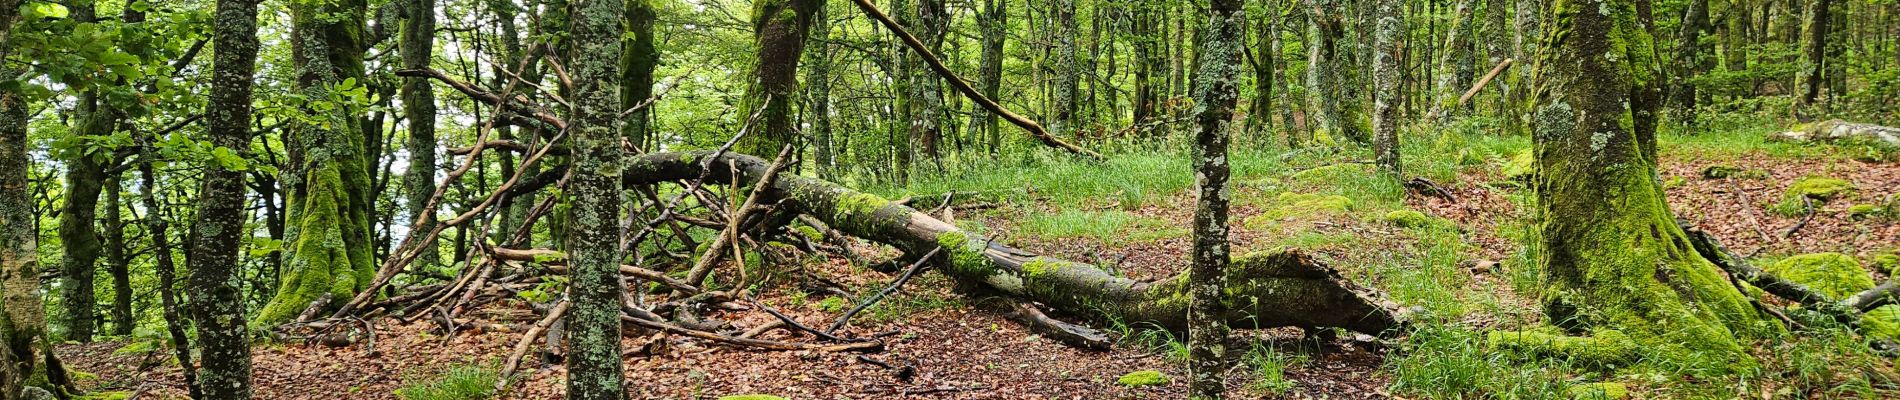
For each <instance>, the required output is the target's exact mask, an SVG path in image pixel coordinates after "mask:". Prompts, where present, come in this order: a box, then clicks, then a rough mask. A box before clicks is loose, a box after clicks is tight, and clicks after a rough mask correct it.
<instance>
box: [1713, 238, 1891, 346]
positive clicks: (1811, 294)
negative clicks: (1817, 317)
mask: <svg viewBox="0 0 1900 400" xmlns="http://www.w3.org/2000/svg"><path fill="white" fill-rule="evenodd" d="M1685 228H1687V227H1686V226H1685ZM1685 231H1687V232H1688V234H1689V242H1690V244H1691V245H1693V246H1695V249H1696V252H1698V253H1701V254H1702V256H1703V257H1704V258H1708V259H1709V261H1710V262H1713V263H1715V265H1716V266H1717V267H1721V268H1722V270H1723V271H1727V272H1728V273H1729V275H1732V276H1735V277H1737V278H1740V279H1741V280H1742V281H1744V282H1748V284H1750V285H1754V286H1755V287H1757V288H1761V290H1762V291H1764V292H1768V293H1769V294H1773V295H1775V296H1776V297H1780V298H1784V299H1788V300H1791V301H1794V302H1796V303H1801V305H1802V306H1803V307H1807V308H1808V309H1811V310H1815V311H1819V312H1821V313H1823V314H1827V315H1828V316H1829V317H1832V318H1833V319H1834V320H1835V321H1837V322H1840V323H1843V324H1848V325H1856V324H1858V323H1859V321H1860V313H1864V312H1867V311H1870V310H1873V309H1875V308H1878V307H1880V306H1883V305H1887V304H1893V299H1894V296H1895V295H1900V283H1896V282H1895V281H1892V280H1889V281H1887V282H1885V283H1882V284H1880V285H1879V286H1876V287H1874V288H1873V289H1868V290H1863V291H1861V292H1860V293H1856V294H1854V295H1853V296H1848V297H1847V298H1846V299H1842V300H1838V301H1836V300H1833V299H1829V298H1828V297H1827V295H1824V294H1821V292H1818V291H1815V290H1814V289H1810V288H1808V287H1807V285H1802V284H1800V283H1796V282H1794V281H1790V280H1788V279H1787V278H1782V277H1780V276H1776V275H1775V274H1772V273H1769V272H1768V271H1763V270H1762V269H1761V268H1757V267H1755V266H1753V265H1749V264H1748V261H1746V260H1743V259H1742V258H1741V257H1740V256H1737V255H1735V253H1733V252H1730V251H1729V250H1728V248H1726V247H1723V246H1722V244H1721V243H1719V242H1717V241H1716V240H1715V237H1714V236H1711V235H1709V233H1708V232H1705V231H1702V230H1700V229H1695V228H1687V229H1685Z"/></svg>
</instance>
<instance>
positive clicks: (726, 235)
mask: <svg viewBox="0 0 1900 400" xmlns="http://www.w3.org/2000/svg"><path fill="white" fill-rule="evenodd" d="M791 156H792V145H789V144H788V145H785V147H784V148H782V149H779V152H778V157H777V158H775V159H773V160H772V166H771V167H767V168H766V169H765V176H764V177H763V178H760V180H759V184H758V185H756V186H753V188H752V193H751V194H750V195H748V196H746V200H745V203H744V204H741V205H740V206H739V208H738V209H734V210H729V213H730V214H729V215H730V216H728V217H727V218H726V227H725V230H724V232H721V233H720V235H719V236H718V237H716V238H713V241H712V243H711V244H709V245H707V247H706V253H705V254H702V255H700V256H699V260H698V261H696V262H694V263H693V269H691V270H689V271H688V272H687V274H686V283H688V284H692V285H695V286H697V285H700V284H704V283H705V282H706V275H709V274H711V273H712V264H713V262H716V261H719V253H721V252H723V251H724V250H725V247H726V246H728V245H730V246H732V247H733V253H735V254H734V255H733V261H735V262H740V260H739V257H740V255H739V254H738V253H739V251H738V248H739V246H738V244H737V242H738V238H739V224H740V222H742V221H745V220H746V218H747V217H750V216H751V215H753V214H754V213H756V212H757V208H758V207H759V198H760V197H764V195H765V191H766V188H768V187H771V186H772V181H773V180H776V179H778V174H779V171H781V170H783V169H784V168H785V165H786V160H787V159H789V158H791ZM728 168H730V167H728ZM741 264H743V263H742V262H741ZM741 270H743V268H741Z"/></svg>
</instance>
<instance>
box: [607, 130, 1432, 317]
mask: <svg viewBox="0 0 1900 400" xmlns="http://www.w3.org/2000/svg"><path fill="white" fill-rule="evenodd" d="M710 155H711V152H668V153H652V154H646V155H642V156H639V157H636V158H633V159H632V161H631V162H630V163H629V165H628V167H627V169H626V171H625V173H626V175H625V179H626V183H627V184H628V185H649V184H654V183H658V182H663V181H677V180H686V179H694V178H697V177H698V176H699V175H700V171H701V170H700V168H701V166H702V165H711V166H712V168H714V169H713V170H712V171H710V174H708V178H709V179H712V180H714V181H719V182H730V181H731V179H733V177H734V176H735V172H736V176H737V177H738V178H739V180H740V181H742V182H755V181H757V180H758V179H759V178H760V177H761V176H762V175H763V174H764V173H765V171H766V169H767V168H769V167H770V163H769V162H767V161H765V160H763V159H759V158H757V157H752V156H747V155H737V154H727V155H724V156H722V159H721V160H715V161H714V162H712V163H710V164H708V163H705V161H706V160H704V158H705V157H708V156H710ZM727 161H731V162H732V163H733V165H735V166H736V168H737V169H736V170H734V169H729V168H727V167H726V165H727ZM769 194H771V195H773V196H778V197H780V198H783V199H784V200H785V202H784V203H783V204H787V205H789V206H791V207H793V208H794V209H795V210H797V211H799V212H802V213H806V214H810V215H812V216H815V217H817V218H819V219H820V220H822V221H824V222H825V223H827V224H830V225H831V227H832V228H835V229H838V230H839V231H842V232H844V233H847V234H850V235H852V236H857V237H861V238H865V239H870V240H873V241H877V242H880V243H884V244H888V245H891V246H895V247H898V248H901V249H904V250H906V251H910V252H913V253H915V254H922V253H923V252H926V251H930V249H931V248H934V247H936V246H944V250H945V251H946V252H947V253H949V265H948V266H947V267H945V268H941V269H940V271H943V272H944V273H947V274H950V275H952V276H955V277H957V278H960V279H963V280H966V281H972V282H979V283H982V284H984V285H986V286H988V287H990V288H994V289H996V290H998V291H1001V292H1003V293H1008V294H1011V295H1015V296H1018V297H1021V298H1024V299H1028V300H1034V301H1038V302H1041V303H1044V304H1048V305H1050V306H1053V307H1056V308H1060V309H1063V310H1065V311H1068V312H1072V313H1079V314H1092V315H1094V316H1097V317H1101V318H1104V319H1113V320H1118V321H1121V322H1123V323H1126V324H1129V325H1140V324H1152V325H1154V326H1160V327H1163V328H1166V329H1171V330H1177V331H1183V330H1185V329H1186V327H1187V320H1186V317H1187V307H1188V290H1187V287H1186V286H1187V285H1186V274H1180V275H1176V276H1173V277H1170V278H1167V279H1163V280H1160V281H1156V282H1143V281H1136V280H1133V279H1128V278H1124V277H1119V276H1115V275H1111V274H1109V273H1108V272H1107V271H1104V270H1102V269H1101V268H1099V267H1096V266H1093V265H1089V264H1083V263H1078V262H1072V261H1067V260H1062V259H1057V258H1053V257H1045V256H1042V255H1038V254H1035V253H1031V252H1027V251H1023V250H1018V249H1015V248H1011V247H1009V246H1007V245H1004V244H1002V243H996V242H994V241H992V240H990V239H989V238H985V237H982V236H979V235H975V234H972V233H969V232H965V231H963V230H962V229H958V228H957V227H956V226H955V225H951V224H950V223H947V222H944V221H941V220H938V219H936V218H932V217H931V216H929V215H926V214H924V213H921V212H918V211H917V210H916V209H912V208H910V207H906V206H903V205H900V204H896V203H894V202H891V201H888V200H885V199H883V198H881V197H878V196H876V195H872V194H867V193H862V192H858V191H855V190H851V189H850V188H846V187H843V186H840V185H838V184H835V183H831V182H826V181H821V180H816V179H811V178H806V177H802V176H782V177H780V178H779V179H778V180H777V181H776V182H774V183H773V188H772V191H771V192H769ZM1227 274H1228V288H1227V290H1226V291H1225V293H1226V296H1227V300H1228V302H1229V305H1228V310H1229V311H1228V313H1227V315H1226V316H1225V319H1226V320H1227V321H1228V324H1229V325H1230V326H1233V327H1236V328H1263V327H1276V326H1300V327H1340V328H1346V329H1351V330H1354V331H1358V332H1364V333H1372V334H1378V333H1383V332H1386V331H1388V330H1392V329H1394V328H1399V327H1400V326H1401V325H1403V317H1402V316H1401V315H1400V313H1399V312H1398V309H1397V307H1396V305H1395V304H1393V303H1391V302H1388V301H1385V300H1383V299H1382V298H1381V297H1380V296H1378V295H1376V294H1372V293H1370V292H1368V291H1366V290H1365V289H1362V288H1359V287H1357V286H1355V285H1353V284H1352V283H1350V282H1347V281H1346V280H1345V279H1344V278H1342V277H1341V276H1340V275H1339V274H1338V273H1337V272H1335V271H1333V270H1332V269H1330V268H1327V267H1326V266H1323V265H1320V264H1318V263H1316V262H1314V261H1313V260H1312V259H1311V258H1309V257H1307V256H1305V255H1304V254H1301V253H1300V252H1298V251H1284V252H1276V253H1268V254H1255V255H1248V256H1243V257H1240V258H1237V259H1235V260H1234V263H1233V265H1232V266H1231V267H1230V268H1229V269H1228V270H1227Z"/></svg>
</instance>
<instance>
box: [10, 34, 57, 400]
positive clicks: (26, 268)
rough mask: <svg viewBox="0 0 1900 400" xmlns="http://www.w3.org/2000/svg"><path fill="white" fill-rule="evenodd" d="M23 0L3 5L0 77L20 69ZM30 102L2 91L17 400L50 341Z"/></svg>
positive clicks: (13, 393) (12, 377)
mask: <svg viewBox="0 0 1900 400" xmlns="http://www.w3.org/2000/svg"><path fill="white" fill-rule="evenodd" d="M19 8H20V2H19V1H18V0H0V74H4V76H17V75H19V74H20V72H21V68H20V67H16V66H14V65H11V63H10V62H9V61H7V60H9V59H8V58H7V57H6V56H7V53H10V52H11V51H10V50H11V49H12V48H13V43H12V42H11V41H9V40H8V39H9V38H11V36H12V35H11V33H12V31H13V22H14V20H16V19H18V18H19ZM26 125H27V103H26V98H25V96H23V95H22V94H21V93H19V92H17V91H15V90H13V89H0V346H3V347H0V398H4V399H15V398H19V397H20V392H21V390H22V389H23V388H24V385H25V383H26V377H27V376H28V375H32V374H33V373H34V372H35V370H37V369H38V368H39V366H38V364H37V362H38V361H39V358H40V355H41V352H40V350H41V349H44V348H48V343H47V342H46V314H45V312H46V311H45V308H46V304H45V303H44V302H43V301H42V300H41V299H40V295H39V290H40V262H39V260H40V258H39V232H38V231H37V229H36V227H37V226H38V225H39V224H36V223H34V219H35V218H36V214H34V213H33V200H32V198H31V197H29V196H30V193H32V192H31V191H28V190H27V182H28V180H27V171H28V170H29V169H30V167H31V166H32V165H33V159H32V157H31V156H29V155H28V154H27V138H26Z"/></svg>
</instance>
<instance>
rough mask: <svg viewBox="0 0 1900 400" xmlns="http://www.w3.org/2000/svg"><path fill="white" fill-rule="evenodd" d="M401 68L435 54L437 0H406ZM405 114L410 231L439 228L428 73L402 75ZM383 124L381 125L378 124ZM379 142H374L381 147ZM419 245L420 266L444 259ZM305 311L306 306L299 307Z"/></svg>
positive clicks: (430, 246)
mask: <svg viewBox="0 0 1900 400" xmlns="http://www.w3.org/2000/svg"><path fill="white" fill-rule="evenodd" d="M402 1H403V5H402V8H403V20H402V43H401V44H400V45H399V47H401V53H402V68H403V69H427V68H429V62H430V59H431V58H432V57H434V54H435V4H436V2H435V0H402ZM400 92H401V94H400V96H402V113H403V118H404V119H405V120H407V125H408V127H409V141H408V143H407V147H406V148H407V150H409V168H408V170H406V171H404V172H403V176H402V181H403V194H404V196H405V200H406V201H405V203H407V206H408V207H409V216H410V217H411V218H415V219H420V220H421V221H422V224H421V225H419V226H418V228H419V229H417V230H414V231H410V232H409V234H411V235H417V234H424V233H425V232H429V231H432V230H435V224H436V221H435V210H433V209H423V208H422V207H424V206H426V205H428V203H429V198H430V197H433V196H434V195H435V173H436V170H437V169H439V166H438V165H437V163H436V159H435V147H436V143H435V90H434V87H433V86H431V85H430V83H429V78H427V77H417V76H411V77H404V78H402V88H401V89H400ZM374 128H376V129H380V128H381V127H380V126H378V127H374ZM379 148H380V147H371V148H370V149H372V151H374V149H379ZM412 245H413V246H417V248H418V249H420V252H418V253H416V259H415V262H416V263H417V264H418V265H419V266H421V267H425V268H427V267H432V266H435V265H438V264H441V263H442V253H441V252H440V251H439V250H438V249H437V246H436V242H435V240H428V241H425V242H416V243H414V244H412ZM379 247H380V246H379ZM297 311H303V310H297Z"/></svg>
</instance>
